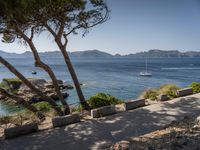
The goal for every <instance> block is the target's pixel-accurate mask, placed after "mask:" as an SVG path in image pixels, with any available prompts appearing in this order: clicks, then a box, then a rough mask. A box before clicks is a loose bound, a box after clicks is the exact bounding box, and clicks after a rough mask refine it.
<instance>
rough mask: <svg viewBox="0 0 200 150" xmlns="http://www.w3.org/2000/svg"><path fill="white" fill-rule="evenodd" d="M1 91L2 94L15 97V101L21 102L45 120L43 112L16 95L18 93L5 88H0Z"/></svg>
mask: <svg viewBox="0 0 200 150" xmlns="http://www.w3.org/2000/svg"><path fill="white" fill-rule="evenodd" d="M0 93H1V95H3V96H5V97H8V98H10V99H13V100H14V101H16V102H17V103H19V104H21V105H22V106H24V107H25V108H27V109H28V110H30V111H32V112H33V113H34V114H35V115H36V116H37V117H38V118H39V119H40V120H43V119H44V118H45V116H44V115H43V114H42V113H40V112H39V111H38V110H37V109H36V108H35V107H34V106H33V105H31V104H29V103H28V102H27V101H25V100H24V99H23V98H21V97H19V96H16V95H13V94H10V93H8V92H7V91H6V90H4V89H3V88H0Z"/></svg>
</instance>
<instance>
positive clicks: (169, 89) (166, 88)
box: [158, 84, 180, 98]
mask: <svg viewBox="0 0 200 150" xmlns="http://www.w3.org/2000/svg"><path fill="white" fill-rule="evenodd" d="M178 89H180V88H179V87H178V86H176V85H174V84H165V85H162V86H161V87H160V88H159V89H158V93H159V94H167V95H168V96H169V97H170V98H176V97H178V96H177V92H176V91H177V90H178Z"/></svg>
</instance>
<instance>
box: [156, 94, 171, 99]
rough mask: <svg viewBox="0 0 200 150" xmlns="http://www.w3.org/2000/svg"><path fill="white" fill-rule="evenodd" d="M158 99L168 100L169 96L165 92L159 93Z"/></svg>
mask: <svg viewBox="0 0 200 150" xmlns="http://www.w3.org/2000/svg"><path fill="white" fill-rule="evenodd" d="M158 100H159V101H168V100H170V98H169V96H168V95H167V94H160V95H159V96H158Z"/></svg>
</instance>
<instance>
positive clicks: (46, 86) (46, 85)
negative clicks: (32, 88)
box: [44, 83, 54, 88]
mask: <svg viewBox="0 0 200 150" xmlns="http://www.w3.org/2000/svg"><path fill="white" fill-rule="evenodd" d="M44 87H45V88H54V85H53V84H51V83H46V84H44Z"/></svg>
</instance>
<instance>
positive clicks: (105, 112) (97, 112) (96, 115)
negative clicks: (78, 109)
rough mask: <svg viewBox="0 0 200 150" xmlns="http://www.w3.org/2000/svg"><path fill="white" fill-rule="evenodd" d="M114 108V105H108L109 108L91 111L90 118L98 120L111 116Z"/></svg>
mask: <svg viewBox="0 0 200 150" xmlns="http://www.w3.org/2000/svg"><path fill="white" fill-rule="evenodd" d="M115 113H116V111H115V106H114V105H109V106H104V107H100V108H96V109H92V110H91V116H92V118H99V117H103V116H107V115H112V114H115Z"/></svg>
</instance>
